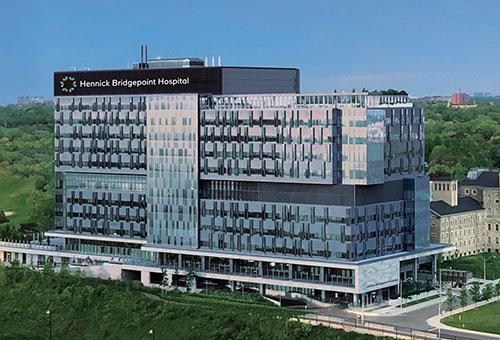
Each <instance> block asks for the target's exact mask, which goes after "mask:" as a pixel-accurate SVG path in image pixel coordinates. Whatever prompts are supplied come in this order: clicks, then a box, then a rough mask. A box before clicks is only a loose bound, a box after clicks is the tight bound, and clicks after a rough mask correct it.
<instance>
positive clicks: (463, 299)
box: [458, 287, 469, 308]
mask: <svg viewBox="0 0 500 340" xmlns="http://www.w3.org/2000/svg"><path fill="white" fill-rule="evenodd" d="M458 300H459V302H460V306H461V307H462V308H464V307H465V306H467V302H469V293H468V291H467V288H466V287H463V288H462V289H460V294H459V295H458Z"/></svg>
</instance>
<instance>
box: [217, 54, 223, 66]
mask: <svg viewBox="0 0 500 340" xmlns="http://www.w3.org/2000/svg"><path fill="white" fill-rule="evenodd" d="M217 61H218V64H219V66H222V59H221V57H220V56H219V60H217Z"/></svg>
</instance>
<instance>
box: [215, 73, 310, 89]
mask: <svg viewBox="0 0 500 340" xmlns="http://www.w3.org/2000/svg"><path fill="white" fill-rule="evenodd" d="M299 73H300V71H299V70H298V69H295V68H257V67H255V68H253V67H223V68H222V93H223V94H249V93H299V92H300V77H299Z"/></svg>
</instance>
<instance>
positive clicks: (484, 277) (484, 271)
mask: <svg viewBox="0 0 500 340" xmlns="http://www.w3.org/2000/svg"><path fill="white" fill-rule="evenodd" d="M495 258H496V256H495V255H493V256H491V257H490V258H488V261H489V260H493V259H495ZM483 274H484V276H483V281H484V283H486V256H483Z"/></svg>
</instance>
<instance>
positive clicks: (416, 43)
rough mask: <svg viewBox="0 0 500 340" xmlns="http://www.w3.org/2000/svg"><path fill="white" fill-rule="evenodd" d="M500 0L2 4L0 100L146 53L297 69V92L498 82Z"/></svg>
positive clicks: (433, 91)
mask: <svg viewBox="0 0 500 340" xmlns="http://www.w3.org/2000/svg"><path fill="white" fill-rule="evenodd" d="M499 12H500V2H498V1H494V0H483V1H476V2H474V3H471V2H469V1H461V0H459V1H439V2H435V1H430V0H424V1H418V2H410V1H395V0H393V1H388V0H384V1H377V2H368V1H351V2H340V1H316V2H314V4H311V3H309V2H305V1H284V0H283V1H281V0H280V1H259V0H256V1H252V2H251V3H250V2H248V3H247V2H244V3H243V2H234V1H218V2H202V1H188V2H184V3H169V4H167V3H163V2H159V1H154V2H149V3H147V4H144V3H142V2H141V3H140V5H139V3H137V2H132V1H105V2H104V1H93V0H91V1H86V2H81V3H67V2H63V1H51V2H43V3H41V2H36V1H19V2H4V3H2V4H0V29H1V30H2V35H1V36H0V46H1V47H2V54H1V55H0V63H1V64H2V65H3V66H2V68H3V69H2V73H1V77H0V105H6V104H9V103H15V102H16V100H17V97H19V96H43V97H45V98H51V97H52V73H53V72H54V71H61V70H70V69H72V68H73V67H77V68H78V69H85V68H87V67H88V68H90V69H105V68H116V67H117V66H118V67H123V68H127V67H128V65H129V64H131V63H132V62H134V61H137V60H138V59H139V46H140V44H143V43H146V44H148V45H149V50H150V57H151V58H154V57H157V56H159V55H161V56H163V57H185V56H196V57H201V58H203V59H204V58H205V57H209V59H211V56H215V57H218V56H221V57H222V63H223V64H224V65H238V66H240V65H241V66H289V67H298V68H300V69H301V88H302V92H331V91H333V90H334V89H337V91H350V90H351V89H352V88H356V89H361V88H363V87H364V88H368V89H373V90H374V89H385V88H397V89H404V90H406V91H407V92H409V93H410V95H413V96H425V95H451V94H452V93H454V92H458V91H459V89H461V90H462V91H463V92H467V93H469V94H474V93H475V92H490V93H491V94H492V95H498V94H500V83H499V82H498V79H500V67H498V60H500V46H498V43H497V41H498V39H497V37H498V36H499V35H500V25H498V23H497V13H499Z"/></svg>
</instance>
